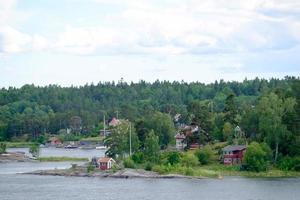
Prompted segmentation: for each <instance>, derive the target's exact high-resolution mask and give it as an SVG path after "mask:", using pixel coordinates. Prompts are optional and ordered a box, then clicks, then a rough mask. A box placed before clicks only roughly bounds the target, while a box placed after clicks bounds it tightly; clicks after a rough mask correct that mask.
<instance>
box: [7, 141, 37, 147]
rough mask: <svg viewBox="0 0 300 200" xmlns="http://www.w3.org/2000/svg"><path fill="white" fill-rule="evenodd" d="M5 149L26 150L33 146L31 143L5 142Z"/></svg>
mask: <svg viewBox="0 0 300 200" xmlns="http://www.w3.org/2000/svg"><path fill="white" fill-rule="evenodd" d="M5 143H6V147H7V148H26V147H30V146H31V145H33V143H32V142H5Z"/></svg>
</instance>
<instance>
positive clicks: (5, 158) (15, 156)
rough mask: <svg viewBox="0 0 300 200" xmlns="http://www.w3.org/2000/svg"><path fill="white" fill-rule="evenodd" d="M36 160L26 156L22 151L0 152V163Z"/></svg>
mask: <svg viewBox="0 0 300 200" xmlns="http://www.w3.org/2000/svg"><path fill="white" fill-rule="evenodd" d="M35 161H36V160H34V159H32V158H30V157H28V156H26V155H25V153H23V152H14V153H3V154H0V163H8V162H35Z"/></svg>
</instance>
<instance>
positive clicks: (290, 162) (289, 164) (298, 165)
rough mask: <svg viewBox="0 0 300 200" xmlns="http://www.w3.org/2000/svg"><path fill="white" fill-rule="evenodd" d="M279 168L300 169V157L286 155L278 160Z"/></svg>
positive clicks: (285, 169)
mask: <svg viewBox="0 0 300 200" xmlns="http://www.w3.org/2000/svg"><path fill="white" fill-rule="evenodd" d="M278 168H279V169H281V170H283V171H290V170H295V171H300V157H299V156H298V157H294V158H291V157H288V156H287V157H284V158H282V159H281V160H280V161H279V162H278Z"/></svg>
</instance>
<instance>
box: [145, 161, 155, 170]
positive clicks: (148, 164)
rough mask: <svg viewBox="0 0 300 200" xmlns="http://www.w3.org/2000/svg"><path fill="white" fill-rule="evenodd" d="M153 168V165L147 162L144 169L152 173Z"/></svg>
mask: <svg viewBox="0 0 300 200" xmlns="http://www.w3.org/2000/svg"><path fill="white" fill-rule="evenodd" d="M152 168H153V164H152V163H150V162H146V164H145V167H144V169H145V170H146V171H151V170H152Z"/></svg>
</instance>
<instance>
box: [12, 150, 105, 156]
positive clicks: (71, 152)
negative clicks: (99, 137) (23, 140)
mask: <svg viewBox="0 0 300 200" xmlns="http://www.w3.org/2000/svg"><path fill="white" fill-rule="evenodd" d="M7 151H8V152H16V151H21V152H25V153H26V154H27V155H30V153H29V149H28V148H8V150H7ZM104 153H105V150H96V149H79V148H78V149H64V148H54V147H52V148H51V147H49V148H40V156H42V157H50V156H67V157H76V158H92V157H94V156H96V157H102V156H104Z"/></svg>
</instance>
